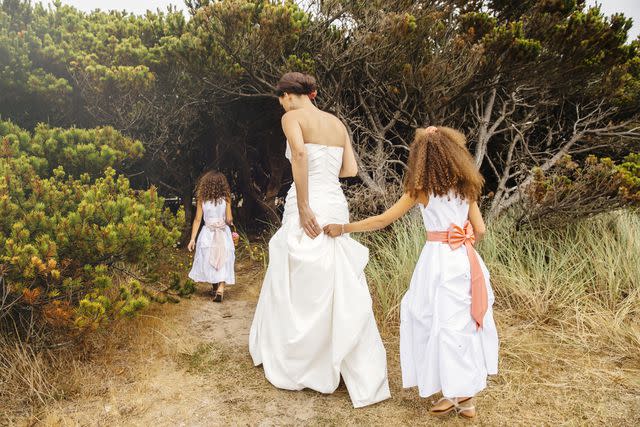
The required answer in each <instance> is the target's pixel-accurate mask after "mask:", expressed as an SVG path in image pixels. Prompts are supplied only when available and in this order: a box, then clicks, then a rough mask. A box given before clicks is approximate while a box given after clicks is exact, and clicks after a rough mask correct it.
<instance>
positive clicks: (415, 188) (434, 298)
mask: <svg viewBox="0 0 640 427" xmlns="http://www.w3.org/2000/svg"><path fill="white" fill-rule="evenodd" d="M407 166H408V167H407V174H406V177H405V193H404V195H403V196H402V197H401V198H400V200H398V201H397V202H396V204H395V205H393V206H392V207H391V208H389V210H387V211H386V212H384V213H383V214H381V215H377V216H373V217H370V218H367V219H365V220H362V221H358V222H354V223H351V224H330V225H327V226H325V227H324V231H325V233H326V234H328V235H330V236H332V237H338V236H341V235H342V234H344V233H350V232H355V231H371V230H378V229H380V228H383V227H386V226H387V225H389V224H390V223H392V222H393V221H395V220H396V219H398V218H400V217H401V216H402V215H404V214H405V213H406V212H407V211H409V209H411V208H412V207H413V206H415V205H416V204H418V205H419V206H420V210H421V212H422V219H423V221H424V225H425V228H426V229H427V242H426V243H425V245H424V248H423V249H422V253H421V254H420V259H419V260H418V264H417V265H416V268H415V270H414V272H413V277H412V278H411V284H410V285H409V290H408V291H407V293H406V294H405V295H404V297H403V299H402V303H401V306H400V363H401V367H402V383H403V386H404V387H415V386H418V392H419V394H420V396H421V397H427V396H430V395H432V394H434V393H437V392H439V391H442V395H443V396H444V397H443V398H442V399H440V400H439V401H437V402H436V403H435V405H434V406H433V407H432V408H431V410H430V412H431V413H432V414H434V415H445V414H448V413H450V412H453V411H455V412H457V413H458V414H460V415H461V416H463V417H466V418H472V417H475V416H476V410H475V408H474V406H473V403H472V400H471V399H472V397H473V396H474V395H475V394H476V393H478V392H479V391H480V390H482V389H484V388H485V387H486V384H487V375H488V374H495V373H497V369H498V366H497V365H498V334H497V332H496V326H495V323H494V321H493V312H492V305H493V300H494V296H493V291H492V289H491V285H490V283H489V272H488V271H487V268H486V266H485V265H484V262H483V261H482V259H481V258H480V255H478V253H477V252H476V250H475V249H474V247H473V244H474V242H477V241H478V239H480V237H482V235H483V234H484V232H485V225H484V221H483V220H482V215H481V214H480V209H479V208H478V204H477V202H476V201H477V200H478V198H479V197H480V191H481V190H482V186H483V184H484V179H483V178H482V175H481V174H480V172H478V170H477V168H476V166H475V164H474V162H473V159H472V157H471V154H469V151H468V150H467V148H466V140H465V138H464V135H462V134H461V133H460V132H458V131H456V130H453V129H450V128H445V127H433V126H431V127H428V128H426V129H424V128H421V129H418V130H417V132H416V136H415V140H414V141H413V144H412V145H411V150H410V152H409V163H408V165H407ZM399 256H402V255H401V254H399Z"/></svg>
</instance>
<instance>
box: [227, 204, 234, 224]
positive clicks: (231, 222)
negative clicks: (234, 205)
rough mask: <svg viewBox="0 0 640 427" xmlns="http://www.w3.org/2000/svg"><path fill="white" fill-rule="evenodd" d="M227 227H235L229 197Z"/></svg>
mask: <svg viewBox="0 0 640 427" xmlns="http://www.w3.org/2000/svg"><path fill="white" fill-rule="evenodd" d="M226 217H227V225H233V215H232V214H231V197H227V213H226Z"/></svg>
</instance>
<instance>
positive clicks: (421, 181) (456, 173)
mask: <svg viewBox="0 0 640 427" xmlns="http://www.w3.org/2000/svg"><path fill="white" fill-rule="evenodd" d="M437 129H438V130H437V131H435V132H428V131H427V130H426V129H425V128H420V129H418V130H416V136H415V138H414V140H413V143H412V144H411V147H410V151H409V161H408V164H407V173H406V175H405V181H404V190H405V192H407V193H409V194H410V195H411V196H412V197H418V196H419V194H420V193H423V194H425V195H426V196H427V197H429V196H431V195H433V196H447V195H448V194H449V193H450V192H453V193H454V194H456V195H458V196H459V197H461V198H464V199H466V200H468V201H469V202H475V201H477V200H478V199H479V198H480V193H481V191H482V187H483V185H484V178H483V177H482V174H480V172H479V171H478V168H477V167H476V164H475V162H474V160H473V157H471V154H470V153H469V150H467V147H466V138H465V137H464V135H463V134H462V133H461V132H458V131H457V130H454V129H451V128H446V127H437Z"/></svg>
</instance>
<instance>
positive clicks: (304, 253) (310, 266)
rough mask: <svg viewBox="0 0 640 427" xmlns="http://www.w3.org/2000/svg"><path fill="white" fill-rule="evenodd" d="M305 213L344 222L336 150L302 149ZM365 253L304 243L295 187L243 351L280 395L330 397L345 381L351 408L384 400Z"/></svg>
mask: <svg viewBox="0 0 640 427" xmlns="http://www.w3.org/2000/svg"><path fill="white" fill-rule="evenodd" d="M306 148H307V152H308V157H309V174H310V176H309V198H310V206H311V208H312V210H313V212H314V213H315V214H316V219H317V221H318V223H319V224H320V225H321V226H322V225H324V224H327V223H345V222H348V220H349V212H348V206H347V202H346V199H345V197H344V194H343V192H342V189H341V187H340V183H339V181H338V171H339V168H340V164H341V162H342V148H339V147H327V146H323V145H316V144H306ZM368 256H369V253H368V249H367V248H366V247H364V246H362V245H361V244H360V243H358V242H356V241H355V240H353V239H351V238H350V237H349V236H341V237H338V238H335V239H334V238H330V237H328V236H326V235H325V234H321V235H320V236H318V237H316V238H315V239H311V238H309V237H308V236H307V235H306V234H305V233H304V231H303V229H302V228H301V227H300V220H299V217H298V207H297V202H296V192H295V186H294V185H292V187H291V189H290V191H289V193H288V195H287V199H286V205H285V212H284V216H283V221H282V226H281V227H280V229H279V230H278V231H277V232H276V233H275V234H274V236H273V237H272V238H271V240H270V242H269V265H268V268H267V272H266V275H265V278H264V282H263V285H262V289H261V292H260V299H259V301H258V305H257V307H256V312H255V316H254V319H253V323H252V325H251V330H250V337H249V350H250V353H251V357H252V358H253V362H254V364H255V365H256V366H257V365H260V364H262V365H263V368H264V373H265V376H266V378H267V379H268V380H269V381H270V382H271V383H272V384H273V385H274V386H276V387H279V388H283V389H287V390H301V389H304V388H310V389H313V390H316V391H318V392H321V393H332V392H333V391H335V390H336V388H337V387H338V384H339V382H340V376H341V375H342V378H343V379H344V382H345V385H346V386H347V389H348V391H349V395H350V397H351V400H352V403H353V406H354V407H362V406H366V405H370V404H373V403H376V402H379V401H381V400H384V399H387V398H389V397H390V391H389V385H388V381H387V361H386V353H385V349H384V346H383V344H382V340H381V338H380V334H379V332H378V328H377V326H376V323H375V319H374V317H373V310H372V301H371V296H370V294H369V289H368V286H367V282H366V279H365V276H364V268H365V266H366V264H367V262H368Z"/></svg>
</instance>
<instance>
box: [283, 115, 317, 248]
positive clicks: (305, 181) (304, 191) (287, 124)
mask: <svg viewBox="0 0 640 427" xmlns="http://www.w3.org/2000/svg"><path fill="white" fill-rule="evenodd" d="M292 113H293V111H290V112H288V113H285V114H284V115H283V116H282V130H283V131H284V134H285V136H286V137H287V141H288V142H289V146H290V147H291V172H292V173H293V182H294V183H295V185H296V195H297V199H298V213H299V215H300V226H301V227H302V228H303V229H304V231H305V233H307V236H309V237H311V238H312V239H315V238H316V237H318V235H319V234H320V233H322V228H320V225H318V222H317V221H316V216H315V214H314V213H313V211H312V210H311V207H310V206H309V160H308V158H307V150H306V149H305V147H304V137H303V136H302V128H301V127H300V123H298V121H297V120H296V119H295V117H294V116H293V115H292Z"/></svg>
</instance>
